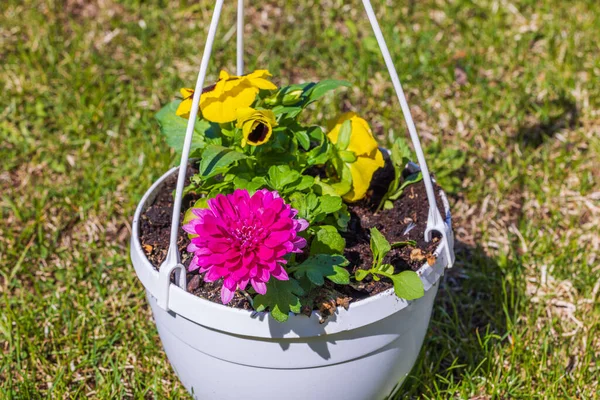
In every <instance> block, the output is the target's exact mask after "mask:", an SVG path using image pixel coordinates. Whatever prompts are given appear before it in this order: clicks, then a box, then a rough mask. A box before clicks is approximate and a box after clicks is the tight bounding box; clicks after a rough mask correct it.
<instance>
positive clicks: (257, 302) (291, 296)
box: [252, 278, 304, 322]
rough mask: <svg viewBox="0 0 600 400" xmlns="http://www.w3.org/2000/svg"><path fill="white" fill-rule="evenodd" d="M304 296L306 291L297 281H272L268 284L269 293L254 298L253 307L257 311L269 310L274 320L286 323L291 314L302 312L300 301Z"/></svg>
mask: <svg viewBox="0 0 600 400" xmlns="http://www.w3.org/2000/svg"><path fill="white" fill-rule="evenodd" d="M302 295H304V289H302V287H301V286H300V284H299V283H298V281H297V280H295V279H293V278H290V279H289V280H286V281H280V280H278V279H270V280H269V282H268V283H267V293H265V294H259V295H256V297H254V300H253V303H252V305H253V306H254V309H255V310H256V311H265V310H267V309H268V310H269V311H270V312H271V315H272V316H273V318H275V319H276V320H277V321H279V322H285V321H287V319H288V316H289V313H290V312H293V313H296V314H297V313H299V312H300V307H301V304H300V299H299V298H298V296H302Z"/></svg>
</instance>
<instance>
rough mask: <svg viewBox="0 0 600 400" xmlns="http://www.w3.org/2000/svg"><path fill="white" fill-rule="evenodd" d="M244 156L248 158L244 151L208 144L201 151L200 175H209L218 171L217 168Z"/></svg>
mask: <svg viewBox="0 0 600 400" xmlns="http://www.w3.org/2000/svg"><path fill="white" fill-rule="evenodd" d="M244 158H248V156H247V155H245V154H244V153H240V152H238V151H235V150H232V149H229V148H227V147H223V146H218V145H209V146H207V147H206V149H205V150H204V152H203V153H202V159H201V160H200V175H202V176H205V177H207V176H211V175H212V174H214V173H215V172H218V170H219V169H221V168H224V167H227V166H228V165H230V164H232V163H234V162H236V161H239V160H242V159H244Z"/></svg>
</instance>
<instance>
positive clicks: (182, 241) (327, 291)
mask: <svg viewBox="0 0 600 400" xmlns="http://www.w3.org/2000/svg"><path fill="white" fill-rule="evenodd" d="M196 172H197V170H195V169H193V168H188V172H187V176H188V177H189V176H190V175H192V174H194V173H196ZM393 178H394V171H393V168H392V167H391V165H389V163H386V166H385V167H384V168H382V169H380V170H379V171H377V172H376V173H375V175H374V177H373V182H372V185H371V187H370V189H369V192H368V193H367V198H366V199H364V200H361V201H359V202H357V203H353V204H350V205H349V206H348V209H349V211H350V215H351V219H350V222H349V224H348V229H347V231H346V232H344V233H342V236H343V237H344V239H346V250H345V252H344V256H345V257H346V258H347V259H348V260H349V261H350V264H349V265H348V267H346V268H347V269H348V270H349V271H350V273H351V274H352V276H354V273H355V271H356V270H357V269H369V268H370V267H371V263H372V262H373V256H372V254H371V249H370V233H369V229H370V228H373V227H376V228H377V229H379V231H381V233H382V234H383V235H384V236H385V237H386V239H387V240H388V241H389V242H390V243H394V242H401V241H409V240H413V241H415V242H416V245H415V246H414V247H413V246H405V247H400V248H398V249H392V250H391V251H390V252H389V253H388V255H387V256H386V258H385V259H384V262H385V263H389V264H392V265H393V266H394V268H395V270H396V272H400V271H405V270H408V269H412V270H415V271H416V270H418V269H419V268H420V267H421V266H422V265H423V263H425V262H429V263H430V264H432V263H433V262H434V261H435V258H434V256H433V255H432V253H433V251H435V248H436V247H437V245H438V243H439V235H437V234H436V233H434V235H433V236H434V237H433V240H432V241H431V242H429V243H427V242H425V240H424V236H423V235H424V232H425V228H426V224H427V216H428V211H429V206H428V203H427V195H426V192H425V185H424V184H423V182H417V183H415V184H412V185H409V186H408V187H406V188H405V189H404V192H403V194H402V195H401V196H400V198H399V199H398V200H396V201H395V202H394V208H393V209H391V210H381V211H378V212H375V209H376V208H377V205H378V204H379V201H380V200H381V198H382V196H383V195H384V194H385V192H386V191H387V188H388V186H389V183H390V182H391V180H392V179H393ZM176 182H177V176H176V175H173V176H171V177H169V178H168V179H167V180H166V181H165V184H164V185H163V186H162V188H161V190H160V191H159V193H158V195H157V196H156V198H155V199H154V201H153V203H152V204H151V205H150V206H149V207H148V208H146V210H145V211H144V212H143V213H142V215H141V218H140V241H141V245H142V248H143V249H144V251H145V253H146V256H147V257H148V260H149V261H150V263H151V264H152V265H154V267H155V268H157V269H158V268H159V266H160V264H161V263H162V262H163V261H164V259H165V257H166V255H167V249H168V247H169V235H170V229H171V215H172V209H173V194H174V190H175V185H176ZM188 183H189V182H188V181H186V185H187V184H188ZM435 192H436V200H437V204H438V208H439V209H440V211H442V210H443V209H444V207H443V204H442V201H441V199H440V196H439V187H437V185H436V186H435ZM195 201H196V198H195V197H193V196H187V197H185V198H184V199H183V204H182V207H181V209H182V211H181V215H180V223H181V222H182V221H183V216H184V213H185V211H186V210H187V209H188V208H189V207H191V206H192V205H193V204H194V202H195ZM188 243H189V238H188V236H187V233H185V232H184V231H183V230H181V229H180V232H179V237H178V240H177V245H178V247H179V251H180V252H181V258H182V263H183V264H184V265H185V266H186V267H187V266H188V265H189V263H190V261H191V258H192V256H191V255H190V254H188V253H187V252H186V251H185V249H186V247H187V245H188ZM187 281H188V285H187V290H188V292H190V293H192V294H194V295H196V296H200V297H203V298H205V299H208V300H210V301H213V302H216V303H221V295H220V292H221V284H222V282H221V281H217V282H204V280H203V279H202V274H198V273H197V272H192V273H188V274H187ZM392 287H393V286H392V283H391V281H389V280H388V279H387V278H383V279H381V280H379V281H374V280H372V279H371V277H370V276H368V277H367V278H365V279H364V280H363V281H361V282H354V281H353V280H352V283H351V284H350V285H336V284H334V283H332V282H329V281H327V283H326V284H325V285H324V287H323V288H318V289H316V290H315V293H309V294H308V296H309V297H310V299H311V301H310V303H312V304H313V307H310V306H308V307H307V308H306V309H304V310H303V312H305V313H307V314H308V313H310V312H311V311H312V309H319V310H320V311H321V314H322V315H325V316H326V315H329V314H331V313H332V312H333V311H335V307H336V306H337V305H341V306H345V307H347V306H348V304H349V303H351V302H353V301H358V300H360V299H364V298H366V297H369V296H374V295H376V294H378V293H381V292H383V291H385V290H387V289H390V288H392ZM228 306H231V307H235V308H242V309H248V310H251V309H252V306H251V305H250V302H249V301H248V299H246V297H245V296H244V295H243V294H242V293H240V291H238V292H236V294H235V296H234V298H233V300H232V301H231V302H230V303H229V304H228Z"/></svg>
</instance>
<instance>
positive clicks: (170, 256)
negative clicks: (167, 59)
mask: <svg viewBox="0 0 600 400" xmlns="http://www.w3.org/2000/svg"><path fill="white" fill-rule="evenodd" d="M222 9H223V0H217V1H216V3H215V9H214V12H213V16H212V20H211V21H210V27H209V28H208V37H207V38H206V45H205V46H204V53H203V54H202V62H201V63H200V72H199V73H198V80H197V81H196V88H195V89H194V97H193V99H192V109H191V110H190V118H189V119H188V124H187V130H186V132H185V141H184V142H183V150H182V151H181V162H180V163H179V174H178V176H177V189H176V190H175V202H174V203H173V216H172V219H171V238H170V242H169V251H168V253H167V257H166V259H165V262H164V263H163V265H165V266H172V265H176V264H179V260H180V255H179V250H178V249H177V237H178V235H179V215H180V213H181V199H182V195H183V186H184V182H185V173H186V170H187V164H188V157H189V154H190V146H191V144H192V135H193V134H194V125H195V123H196V117H197V116H198V104H199V103H200V95H202V89H203V88H204V78H206V70H207V69H208V62H209V60H210V56H211V54H212V47H213V43H214V41H215V35H216V33H217V27H218V26H219V19H220V17H221V10H222ZM161 269H162V266H161Z"/></svg>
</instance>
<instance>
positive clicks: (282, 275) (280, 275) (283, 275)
mask: <svg viewBox="0 0 600 400" xmlns="http://www.w3.org/2000/svg"><path fill="white" fill-rule="evenodd" d="M271 276H272V277H274V278H275V279H279V280H280V281H287V280H288V279H290V277H289V276H288V273H287V271H286V270H285V269H283V268H282V267H281V265H279V264H277V266H276V267H275V269H274V270H272V271H271Z"/></svg>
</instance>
